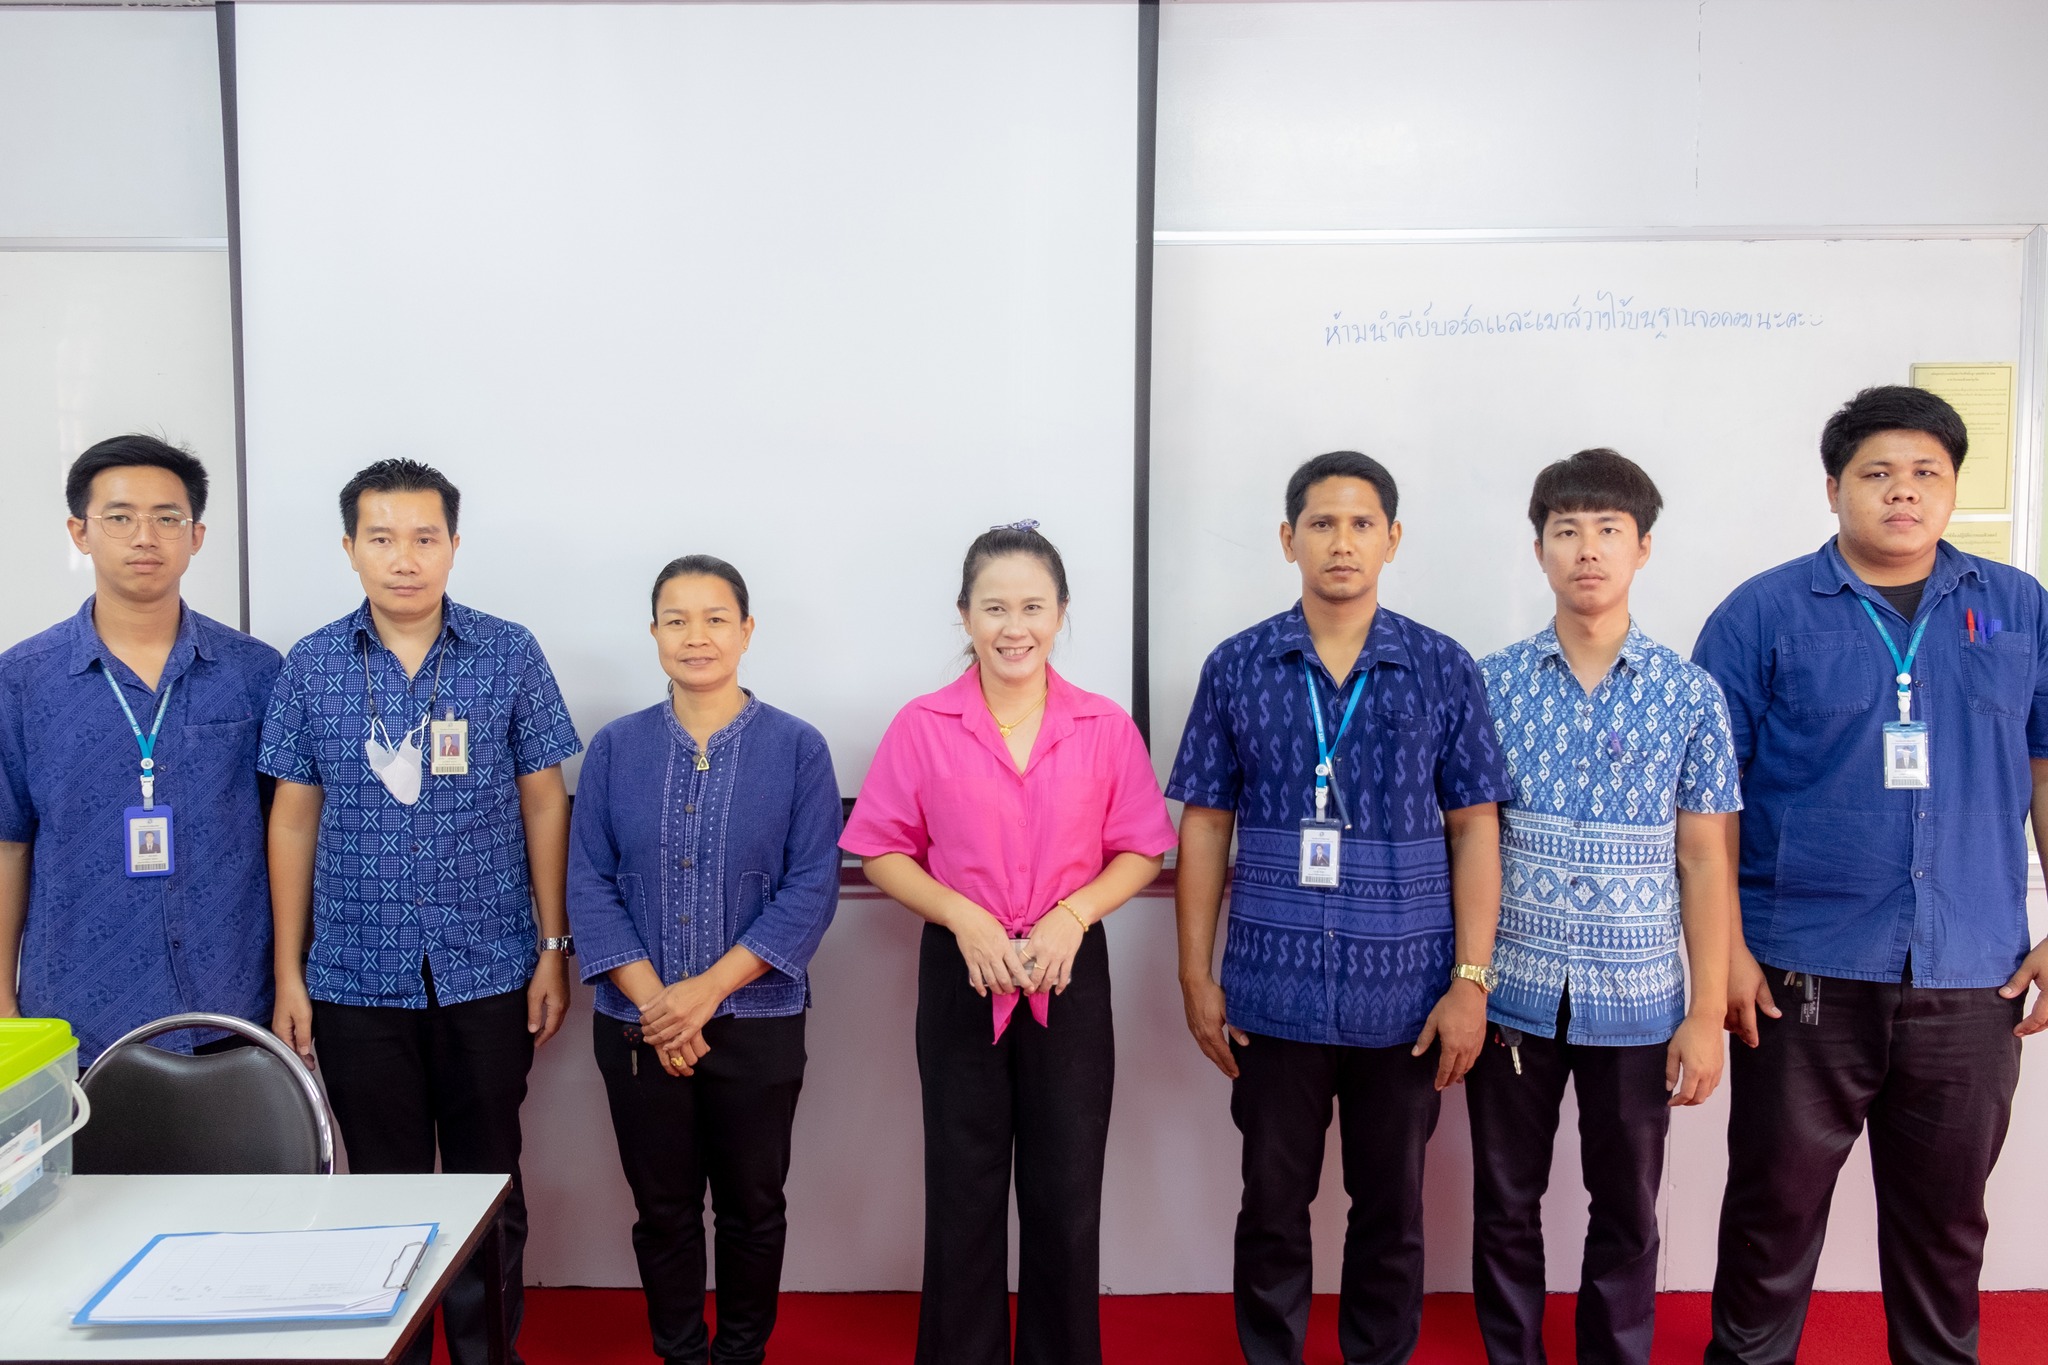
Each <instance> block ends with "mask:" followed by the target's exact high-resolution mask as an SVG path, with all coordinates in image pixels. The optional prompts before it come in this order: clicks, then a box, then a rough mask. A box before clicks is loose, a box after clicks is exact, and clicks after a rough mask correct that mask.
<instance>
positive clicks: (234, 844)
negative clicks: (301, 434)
mask: <svg viewBox="0 0 2048 1365" xmlns="http://www.w3.org/2000/svg"><path fill="white" fill-rule="evenodd" d="M206 485H207V479H206V470H205V468H204V467H203V466H202V465H201V464H200V463H199V461H198V460H197V459H196V458H194V457H193V456H191V455H189V454H187V453H186V452H184V451H182V450H179V449H177V448H175V447H173V446H169V445H166V444H165V443H164V442H162V441H159V440H156V439H155V438H153V437H149V436H116V437H113V438H112V439H110V440H105V441H101V442H100V443H99V444H97V445H95V446H93V447H92V448H91V449H90V450H87V451H86V452H85V453H84V454H82V455H80V456H79V457H78V459H77V460H76V461H75V462H73V464H72V466H71V471H70V474H69V475H68V476H67V477H66V479H65V488H64V492H65V497H66V499H67V501H68V502H69V503H70V506H71V543H72V545H73V546H74V547H75V548H76V549H77V551H78V553H79V554H80V555H82V556H84V557H85V558H87V559H89V560H90V561H91V563H92V573H93V595H92V596H91V597H88V598H86V599H85V605H83V606H82V607H80V608H79V609H78V611H77V612H76V613H75V614H74V615H72V616H71V618H70V619H68V620H66V621H62V622H59V623H58V624H57V625H55V626H52V627H51V628H50V629H48V630H46V631H44V632H42V633H41V634H39V635H35V636H32V637H30V638H29V639H27V640H24V641H22V642H21V643H20V644H18V645H16V646H14V648H12V649H10V650H8V651H7V652H6V653H5V654H0V1018H5V1017H12V1016H14V1015H17V1014H20V1013H22V1012H23V1011H26V1012H27V1013H29V1014H31V1015H50V1016H54V1017H57V1018H61V1019H67V1020H69V1021H70V1023H71V1027H72V1029H73V1030H74V1031H75V1032H76V1033H77V1035H78V1060H79V1062H80V1063H81V1064H88V1063H90V1062H91V1061H92V1060H93V1059H94V1058H96V1057H98V1056H99V1054H100V1053H101V1052H102V1051H103V1050H105V1048H106V1047H107V1046H108V1045H109V1044H110V1043H112V1042H113V1041H114V1040H115V1039H117V1038H119V1037H120V1036H121V1035H122V1034H124V1033H126V1032H128V1031H129V1030H130V1029H133V1028H136V1027H138V1026H140V1025H142V1024H147V1023H149V1022H151V1021H152V1020H155V1019H161V1018H163V1017H164V1016H165V1015H169V1014H183V1013H186V1012H188V1011H191V1010H206V1011H209V1012H212V1013H217V1014H232V1015H237V1016H239V1017H241V1018H244V1019H250V1020H255V1021H259V1022H260V1021H262V1020H266V1019H268V1018H269V1017H270V973H269V956H270V896H269V892H268V889H267V888H266V886H265V883H264V875H263V806H262V792H261V786H262V784H261V783H260V781H259V779H258V778H257V776H256V732H257V726H258V725H259V723H260V722H261V720H262V716H263V704H264V702H265V701H266V700H267V699H268V698H269V696H270V684H271V681H272V680H273V679H274V678H276V677H277V668H278V657H277V651H276V650H274V649H272V648H271V647H270V646H269V645H266V644H264V643H263V642H262V641H261V640H254V639H251V638H250V637H248V636H247V635H244V634H242V633H241V632H240V631H238V630H233V629H230V628H229V627H227V626H224V625H222V624H220V623H219V622H218V621H213V620H210V619H208V618H207V617H205V616H202V615H200V614H199V613H198V612H196V611H194V610H192V608H191V607H189V606H187V605H185V602H184V600H183V598H182V597H181V596H180V595H179V585H180V584H181V582H182V581H183V579H184V576H185V570H186V568H187V567H188V566H189V565H190V564H191V562H192V556H193V555H195V554H197V553H198V552H199V549H200V547H201V546H202V545H204V544H205V541H206V523H205V521H204V520H203V518H204V517H205V516H206V491H207V488H206ZM131 715H133V717H134V718H135V721H136V722H138V725H137V728H139V729H140V731H141V735H140V736H138V735H137V734H136V731H135V729H131V728H130V720H129V717H130V716H131ZM144 758H148V759H149V764H148V766H147V768H145V767H144V765H143V762H142V760H143V759H144ZM144 776H149V777H150V779H151V780H150V782H149V783H148V784H147V789H148V791H149V797H148V799H147V800H145V799H144V796H143V792H144V789H145V788H144V783H143V782H142V778H143V777H144ZM145 806H148V807H152V808H153V812H152V810H143V809H141V808H142V807H145ZM173 817H175V824H173V823H172V821H173ZM158 821H161V822H162V823H161V824H158V823H157V822H158ZM130 837H132V839H133V847H134V851H135V852H136V853H137V854H139V855H142V861H140V862H139V863H138V864H137V865H135V866H132V867H131V865H130V859H129V858H128V856H127V850H128V847H129V839H130ZM146 850H153V851H154V852H155V853H156V854H157V855H158V856H157V857H156V858H155V859H150V858H149V856H148V852H146ZM166 853H167V854H168V855H169V856H168V857H164V856H163V855H164V854H166ZM151 864H154V866H152V865H151ZM159 869H160V870H159ZM17 968H18V969H19V972H20V984H19V987H18V988H17V985H16V970H17ZM17 989H18V991H19V994H17ZM208 1039H215V1041H211V1042H210V1041H206V1040H208ZM219 1041H220V1040H218V1039H217V1037H216V1035H213V1034H210V1033H207V1034H198V1035H194V1034H191V1033H182V1034H172V1035H167V1036H165V1037H162V1038H160V1039H158V1042H157V1045H158V1046H160V1047H167V1048H172V1049H175V1050H179V1051H191V1050H192V1048H193V1046H194V1044H195V1043H197V1044H198V1045H199V1046H200V1047H201V1048H211V1047H214V1046H217V1045H218V1044H219Z"/></svg>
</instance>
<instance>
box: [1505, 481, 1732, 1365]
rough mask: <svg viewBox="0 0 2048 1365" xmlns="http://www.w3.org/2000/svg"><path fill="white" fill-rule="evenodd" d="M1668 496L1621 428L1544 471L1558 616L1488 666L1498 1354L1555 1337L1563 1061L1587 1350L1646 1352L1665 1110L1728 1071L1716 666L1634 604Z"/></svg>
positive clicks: (1543, 500)
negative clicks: (1585, 1209)
mask: <svg viewBox="0 0 2048 1365" xmlns="http://www.w3.org/2000/svg"><path fill="white" fill-rule="evenodd" d="M1663 505H1664V499H1663V497H1662V496H1661V495H1660V494H1659V493H1658V492H1657V486H1656V484H1654V483H1652V482H1651V481H1650V476H1649V475H1647V474H1645V473H1644V472H1643V471H1642V470H1641V469H1640V468H1638V467H1637V466H1636V465H1635V463H1634V462H1632V461H1630V460H1628V459H1625V458H1623V457H1622V456H1621V455H1619V454H1617V453H1616V452H1614V451H1612V450H1582V451H1580V452H1579V453H1578V454H1576V455H1574V456H1572V457H1571V458H1570V459H1566V460H1560V461H1558V462H1557V463H1556V464H1553V465H1550V466H1549V467H1548V468H1546V469H1544V470H1543V472H1542V473H1540V474H1538V475H1537V476H1536V487H1535V490H1534V492H1533V493H1532V494H1531V495H1530V498H1529V522H1530V525H1531V526H1532V527H1533V528H1534V529H1535V532H1536V560H1537V563H1538V564H1540V565H1541V566H1542V569H1543V573H1544V576H1545V577H1547V578H1548V579H1549V580H1550V587H1551V591H1552V592H1554V593H1555V594H1556V596H1557V615H1556V618H1555V619H1554V620H1553V622H1552V623H1551V624H1550V625H1549V626H1546V627H1544V629H1542V630H1541V631H1539V632H1537V633H1536V634H1535V635H1533V636H1531V637H1530V638H1529V639H1526V640H1523V641H1521V642H1520V643H1518V644H1513V645H1510V646H1508V647H1507V648H1506V649H1504V650H1501V651H1500V652H1499V653H1498V654H1493V655H1489V656H1488V657H1487V658H1486V659H1484V660H1482V661H1481V663H1480V665H1479V668H1480V672H1481V673H1482V674H1484V675H1485V678H1486V699H1487V702H1488V705H1489V706H1490V707H1491V709H1492V711H1493V723H1494V728H1495V730H1496V731H1497V732H1498V733H1499V735H1500V747H1501V752H1502V753H1503V754H1504V755H1505V756H1506V758H1507V763H1508V770H1509V771H1510V772H1511V773H1513V774H1514V779H1515V796H1514V799H1513V800H1512V801H1510V802H1509V803H1508V804H1506V805H1505V806H1503V807H1502V808H1501V906H1500V931H1499V935H1498V937H1497V938H1496V940H1495V942H1494V952H1493V964H1494V966H1495V968H1497V969H1498V971H1499V973H1500V976H1499V981H1498V983H1497V984H1496V985H1495V987H1494V991H1493V997H1492V999H1491V1001H1490V1002H1489V1004H1488V1007H1487V1014H1488V1016H1489V1017H1490V1018H1491V1019H1492V1021H1493V1023H1494V1025H1495V1030H1494V1034H1493V1038H1494V1041H1495V1042H1496V1043H1497V1044H1498V1046H1495V1047H1489V1048H1487V1049H1486V1050H1485V1052H1484V1055H1482V1056H1481V1057H1480V1059H1479V1061H1478V1063H1477V1064H1476V1065H1474V1066H1473V1068H1472V1074H1471V1077H1470V1079H1469V1084H1468V1085H1467V1087H1466V1098H1467V1101H1468V1105H1469V1112H1470V1115H1471V1121H1472V1165H1473V1186H1472V1205H1473V1228H1472V1289H1473V1298H1474V1301H1475V1307H1476V1308H1477V1309H1478V1313H1479V1330H1480V1334H1481V1336H1482V1337H1483V1338H1484V1340H1485V1342H1486V1358H1487V1360H1488V1361H1489V1362H1490V1365H1524V1362H1528V1363H1530V1365H1541V1362H1542V1361H1543V1360H1544V1358H1545V1357H1544V1351H1543V1294H1544V1273H1543V1271H1544V1265H1543V1209H1542V1205H1543V1192H1544V1189H1545V1187H1546V1186H1547V1185H1548V1184H1549V1181H1550V1157H1551V1147H1552V1143H1553V1142H1554V1141H1555V1139H1556V1137H1557V1120H1558V1107H1559V1105H1560V1103H1561V1102H1562V1101H1563V1099H1564V1087H1565V1084H1566V1082H1567V1081H1570V1082H1571V1083H1572V1085H1573V1087H1574V1089H1575V1090H1576V1091H1577V1093H1578V1101H1579V1163H1580V1169H1581V1171H1582V1172H1583V1173H1584V1176H1585V1181H1586V1189H1587V1191H1588V1193H1590V1194H1591V1196H1592V1213H1591V1219H1590V1222H1589V1223H1588V1226H1587V1230H1586V1250H1585V1260H1584V1263H1583V1266H1582V1269H1581V1272H1580V1274H1581V1278H1580V1283H1579V1304H1578V1342H1579V1358H1580V1359H1581V1360H1599V1361H1608V1362H1613V1363H1614V1365H1647V1362H1648V1361H1649V1359H1650V1337H1651V1332H1652V1328H1653V1326H1654V1322H1655V1318H1656V1301H1657V1188H1658V1186H1659V1184H1660V1183H1661V1182H1662V1180H1663V1176H1664V1139H1665V1135H1666V1133H1667V1132H1668V1131H1669V1129H1670V1123H1671V1110H1672V1108H1674V1107H1677V1106H1681V1105H1692V1104H1698V1103H1700V1102H1701V1101H1703V1100H1705V1099H1706V1098H1707V1096H1708V1095H1710V1094H1712V1093H1713V1091H1714V1087H1715V1085H1716V1084H1717V1083H1718V1082H1719V1081H1720V1078H1721V1021H1722V1015H1723V1013H1724V1011H1725V1008H1726V1005H1727V993H1726V992H1727V977H1728V922H1729V917H1730V914H1731V912H1732V899H1733V896H1734V893H1735V892H1734V869H1733V867H1732V865H1731V860H1730V858H1729V854H1728V840H1729V835H1730V833H1731V831H1732V830H1733V828H1734V822H1735V816H1734V814H1733V812H1735V811H1737V810H1740V809H1741V806H1742V798H1741V792H1740V776H1739V774H1738V772H1737V771H1736V767H1735V760H1734V749H1733V740H1732V739H1731V737H1730V735H1729V730H1728V708H1727V705H1726V704H1725V703H1724V702H1723V701H1722V699H1721V689H1720V686H1719V685H1718V684H1716V683H1715V681H1714V679H1713V678H1712V676H1711V675H1709V674H1708V673H1707V671H1706V670H1705V669H1703V668H1700V667H1698V666H1697V665H1694V664H1690V663H1687V662H1686V661H1685V660H1684V659H1682V658H1680V657H1679V656H1678V655H1677V654H1676V653H1674V652H1672V651H1671V650H1669V649H1666V648H1665V647H1664V646H1663V645H1660V644H1657V643H1655V642H1653V641H1652V640H1651V639H1650V638H1649V637H1648V636H1646V635H1644V634H1643V633H1642V632H1641V631H1640V630H1638V629H1636V627H1635V624H1634V622H1633V621H1632V620H1631V619H1630V616H1629V601H1628V599H1629V586H1630V584H1631V583H1632V582H1633V581H1634V579H1635V575H1636V571H1637V570H1638V569H1640V568H1642V567H1643V565H1644V564H1645V563H1647V562H1648V561H1649V558H1650V528H1651V526H1652V525H1654V524H1655V523H1656V520H1657V513H1658V512H1659V511H1660V510H1661V509H1662V507H1663ZM1681 924H1682V925H1683V929H1684V934H1685V947H1686V956H1687V958H1688V959H1689V960H1690V962H1691V963H1692V968H1693V981H1692V1006H1691V1008H1690V1009H1688V1008H1687V1007H1686V991H1685V971H1684V968H1683V967H1682V966H1681V964H1680V962H1679V952H1678V940H1679V932H1680V927H1681Z"/></svg>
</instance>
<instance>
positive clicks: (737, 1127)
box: [591, 1014, 805, 1365]
mask: <svg viewBox="0 0 2048 1365" xmlns="http://www.w3.org/2000/svg"><path fill="white" fill-rule="evenodd" d="M638 1039H639V1031H638V1029H637V1028H636V1029H635V1030H634V1032H633V1036H632V1038H630V1039H629V1038H628V1037H627V1034H626V1028H625V1026H624V1025H622V1024H621V1023H620V1022H619V1021H618V1020H616V1019H609V1018H606V1017H605V1016H604V1015H602V1014H600V1015H598V1016H597V1017H596V1019H594V1020H592V1021H591V1050H592V1051H593V1052H595V1053H596V1054H597V1069H598V1071H599V1072H600V1073H602V1074H603V1076H604V1089H605V1097H606V1099H608V1100H609V1101H610V1103H611V1111H612V1131H613V1132H614V1133H615V1134H617V1136H618V1140H619V1164H620V1165H621V1166H623V1167H625V1171H626V1183H627V1184H629V1185H631V1186H632V1187H633V1207H634V1209H635V1210H637V1211H638V1213H639V1218H638V1220H637V1221H635V1222H634V1224H633V1256H634V1259H635V1260H637V1261H638V1262H639V1263H640V1284H641V1287H642V1288H643V1289H645V1290H646V1291H647V1325H648V1327H649V1328H650V1329H651V1330H652V1332H653V1334H654V1350H655V1354H657V1355H659V1356H660V1357H661V1358H662V1359H663V1360H664V1361H668V1362H671V1365H704V1362H705V1361H707V1360H711V1361H716V1362H718V1365H755V1363H756V1362H758V1361H760V1360H761V1359H763V1358H764V1357H765V1356H766V1355H767V1354H768V1336H769V1333H771V1332H773V1331H774V1330H775V1303H776V1295H777V1294H778V1293H779V1292H780V1290H781V1288H782V1248H783V1242H784V1239H785V1237H786V1234H787V1232H788V1229H789V1224H788V1221H787V1220H786V1218H785V1216H784V1211H785V1208H786V1206H785V1204H784V1202H783V1197H782V1184H783V1181H784V1180H785V1179H786V1178H787V1177H788V1175H789V1133H790V1127H791V1125H792V1124H794V1123H795V1122H796V1099H797V1093H798V1092H799V1091H801V1090H802V1089H803V1084H804V1061H805V1053H804V1016H803V1015H801V1014H792V1015H789V1016H788V1017H786V1018H780V1019H734V1018H731V1017H726V1018H722V1019H713V1020H712V1021H711V1022H710V1023H708V1024H706V1025H705V1026H704V1041H705V1042H707V1043H709V1044H710V1045H711V1051H709V1052H708V1053H706V1054H705V1055H704V1059H703V1060H702V1061H700V1062H698V1063H697V1066H696V1068H695V1070H696V1073H697V1074H696V1075H694V1076H671V1075H669V1074H668V1073H667V1072H665V1071H663V1070H662V1069H661V1061H660V1059H659V1058H657V1057H656V1056H655V1054H654V1049H653V1048H651V1047H649V1046H648V1045H647V1044H646V1043H643V1042H640V1041H639V1040H638ZM707 1182H708V1183H709V1185H710V1188H711V1210H712V1218H713V1221H714V1223H715V1224H716V1239H717V1240H716V1252H715V1254H716V1257H717V1262H718V1337H717V1340H715V1341H710V1342H708V1343H707V1340H706V1337H707V1334H706V1331H705V1328H704V1188H705V1185H706V1184H707Z"/></svg>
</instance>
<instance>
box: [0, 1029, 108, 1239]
mask: <svg viewBox="0 0 2048 1365" xmlns="http://www.w3.org/2000/svg"><path fill="white" fill-rule="evenodd" d="M74 1103H75V1104H76V1106H77V1112H76V1116H75V1117H74V1115H73V1105H74ZM91 1112H92V1110H91V1106H90V1105H89V1104H88V1103H87V1101H86V1098H85V1092H84V1091H83V1090H80V1089H79V1088H78V1040H77V1039H76V1038H74V1037H72V1036H71V1025H69V1024H67V1023H65V1022H64V1021H63V1020H62V1019H0V1242H6V1241H8V1240H9V1239H11V1238H12V1237H14V1235H15V1234H17V1233H19V1232H20V1231H21V1230H22V1229H23V1228H25V1227H27V1226H28V1225H29V1224H30V1223H33V1222H34V1221H35V1220H36V1218H37V1217H38V1216H40V1215H41V1214H42V1213H44V1212H45V1211H47V1210H48V1209H49V1207H50V1206H51V1205H52V1204H54V1203H56V1202H57V1196H58V1195H59V1194H60V1193H61V1192H62V1191H63V1187H64V1182H65V1181H66V1180H67V1179H69V1178H70V1175H71V1135H72V1134H73V1133H75V1132H77V1131H78V1130H79V1129H80V1128H82V1127H84V1126H85V1121H86V1118H87V1116H88V1115H89V1114H90V1113H91Z"/></svg>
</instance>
